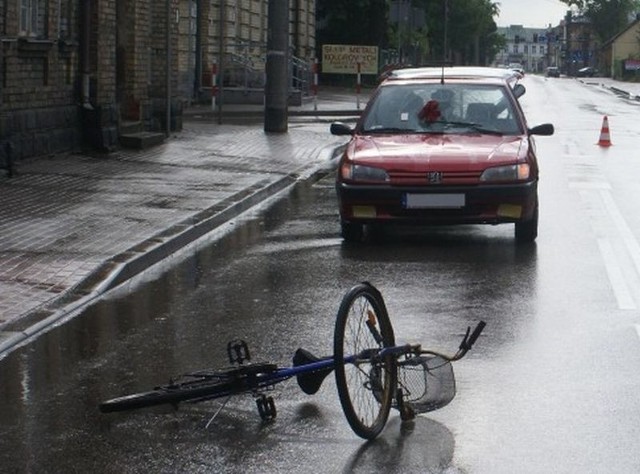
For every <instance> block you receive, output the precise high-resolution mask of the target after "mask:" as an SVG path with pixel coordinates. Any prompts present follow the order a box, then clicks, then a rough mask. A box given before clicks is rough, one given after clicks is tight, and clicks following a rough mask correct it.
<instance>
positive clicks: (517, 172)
mask: <svg viewBox="0 0 640 474" xmlns="http://www.w3.org/2000/svg"><path fill="white" fill-rule="evenodd" d="M530 171H531V169H530V167H529V165H528V164H527V163H520V164H518V165H508V166H496V167H495V168H489V169H486V170H484V172H483V173H482V175H481V176H480V181H485V182H486V181H525V180H527V179H529V174H530Z"/></svg>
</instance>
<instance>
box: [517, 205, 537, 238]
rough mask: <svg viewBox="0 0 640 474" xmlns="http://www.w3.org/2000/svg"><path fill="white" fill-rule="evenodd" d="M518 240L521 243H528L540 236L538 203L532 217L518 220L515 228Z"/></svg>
mask: <svg viewBox="0 0 640 474" xmlns="http://www.w3.org/2000/svg"><path fill="white" fill-rule="evenodd" d="M515 237H516V242H517V243H519V244H528V243H531V242H533V241H535V240H536V237H538V203H537V202H536V208H535V209H534V211H533V216H532V217H531V219H528V220H526V221H521V222H516V229H515Z"/></svg>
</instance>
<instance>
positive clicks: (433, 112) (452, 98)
mask: <svg viewBox="0 0 640 474" xmlns="http://www.w3.org/2000/svg"><path fill="white" fill-rule="evenodd" d="M361 130H362V132H363V133H368V134H374V133H494V134H504V135H512V134H519V133H521V129H520V126H519V124H518V121H517V120H516V116H515V113H514V108H513V104H512V102H511V100H510V99H509V96H508V95H507V90H506V86H500V85H493V84H491V85H486V84H440V83H439V82H438V83H430V84H424V83H423V84H397V83H396V84H393V83H392V84H389V85H384V86H382V87H381V88H380V90H379V91H378V94H376V96H375V97H374V99H373V102H372V104H371V105H370V107H369V110H368V112H367V114H366V116H365V117H364V118H363V122H362V126H361Z"/></svg>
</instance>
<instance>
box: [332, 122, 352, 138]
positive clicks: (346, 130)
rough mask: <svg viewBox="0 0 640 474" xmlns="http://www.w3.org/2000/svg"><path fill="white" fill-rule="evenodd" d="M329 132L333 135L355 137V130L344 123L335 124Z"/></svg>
mask: <svg viewBox="0 0 640 474" xmlns="http://www.w3.org/2000/svg"><path fill="white" fill-rule="evenodd" d="M329 130H330V131H331V135H353V129H352V128H351V127H350V126H349V125H347V124H346V123H343V122H333V123H332V124H331V127H330V128H329Z"/></svg>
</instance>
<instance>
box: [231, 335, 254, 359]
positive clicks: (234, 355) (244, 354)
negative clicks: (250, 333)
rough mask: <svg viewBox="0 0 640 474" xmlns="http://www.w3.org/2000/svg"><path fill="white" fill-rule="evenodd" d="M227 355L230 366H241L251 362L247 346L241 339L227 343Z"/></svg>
mask: <svg viewBox="0 0 640 474" xmlns="http://www.w3.org/2000/svg"><path fill="white" fill-rule="evenodd" d="M227 355H228V356H229V362H230V363H231V364H243V363H244V362H248V361H250V360H251V353H250V352H249V345H248V344H247V343H246V342H245V341H243V340H242V339H234V340H232V341H229V342H228V343H227Z"/></svg>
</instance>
